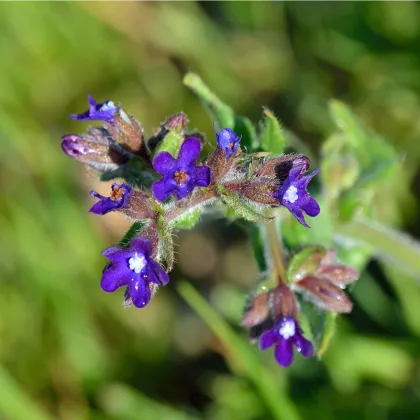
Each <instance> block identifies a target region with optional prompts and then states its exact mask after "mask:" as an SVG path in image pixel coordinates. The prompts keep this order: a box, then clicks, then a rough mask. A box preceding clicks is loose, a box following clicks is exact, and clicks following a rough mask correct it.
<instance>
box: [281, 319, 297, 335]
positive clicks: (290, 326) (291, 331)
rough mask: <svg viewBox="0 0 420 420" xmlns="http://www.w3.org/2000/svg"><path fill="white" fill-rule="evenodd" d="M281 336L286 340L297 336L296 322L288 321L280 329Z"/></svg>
mask: <svg viewBox="0 0 420 420" xmlns="http://www.w3.org/2000/svg"><path fill="white" fill-rule="evenodd" d="M279 334H280V335H281V336H282V337H283V338H285V339H286V340H287V339H288V338H290V337H292V336H294V335H295V321H293V319H288V320H287V321H285V322H283V324H282V325H281V327H280V328H279Z"/></svg>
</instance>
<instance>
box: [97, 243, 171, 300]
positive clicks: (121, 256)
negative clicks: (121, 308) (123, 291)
mask: <svg viewBox="0 0 420 420" xmlns="http://www.w3.org/2000/svg"><path fill="white" fill-rule="evenodd" d="M102 255H103V256H104V257H106V258H108V259H109V260H110V261H111V262H110V263H108V265H107V266H106V267H105V269H104V271H103V273H102V279H101V287H102V289H103V290H104V291H105V292H115V290H117V289H118V288H119V287H123V286H127V287H128V291H129V293H130V297H131V300H132V302H133V304H134V306H137V308H143V307H144V306H146V305H147V304H148V303H149V301H150V299H151V291H150V287H151V285H150V283H155V284H157V285H159V286H164V285H165V284H167V283H168V281H169V277H168V274H167V273H166V272H165V270H164V269H163V268H162V267H161V266H160V265H159V264H158V263H157V262H156V261H154V260H153V259H152V258H151V255H152V241H151V240H150V239H147V238H144V237H141V236H138V237H136V238H134V239H133V240H132V241H131V245H130V246H129V247H128V248H119V247H116V246H113V247H110V248H106V249H104V250H103V251H102Z"/></svg>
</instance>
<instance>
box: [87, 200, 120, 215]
mask: <svg viewBox="0 0 420 420" xmlns="http://www.w3.org/2000/svg"><path fill="white" fill-rule="evenodd" d="M121 206H122V204H121V203H119V202H118V201H115V200H111V198H109V197H106V198H103V199H101V200H99V201H98V202H97V203H96V204H94V205H93V206H92V207H91V208H90V209H89V211H90V212H91V213H95V214H99V215H101V216H103V215H104V214H107V213H109V212H111V211H114V210H116V209H118V208H120V207H121Z"/></svg>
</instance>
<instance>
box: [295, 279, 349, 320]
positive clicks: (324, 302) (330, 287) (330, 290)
mask: <svg viewBox="0 0 420 420" xmlns="http://www.w3.org/2000/svg"><path fill="white" fill-rule="evenodd" d="M295 286H296V288H297V290H299V291H301V292H307V293H305V294H306V296H307V297H308V298H309V299H310V300H313V302H314V303H315V304H316V305H318V306H319V307H320V308H322V309H324V310H326V311H332V312H339V313H348V312H351V310H352V308H353V304H352V302H351V301H350V299H349V298H348V297H347V295H346V294H345V293H344V291H343V290H342V289H340V288H339V287H338V286H336V285H335V284H333V283H331V282H330V281H329V280H327V279H325V278H320V277H315V276H308V277H305V278H304V279H303V280H300V281H298V282H296V283H295Z"/></svg>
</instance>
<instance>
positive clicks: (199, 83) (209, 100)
mask: <svg viewBox="0 0 420 420" xmlns="http://www.w3.org/2000/svg"><path fill="white" fill-rule="evenodd" d="M183 82H184V85H185V86H187V87H188V88H190V89H191V90H192V91H193V92H194V93H195V94H196V95H197V96H198V97H199V98H200V99H201V101H202V102H203V104H204V106H205V107H206V109H207V111H208V112H209V114H210V117H211V118H212V120H214V122H215V123H216V125H217V129H218V130H220V129H222V128H231V129H232V130H233V129H234V128H235V114H234V112H233V110H232V108H231V107H230V106H228V105H226V104H224V103H223V102H222V101H221V100H220V99H219V98H218V97H217V96H216V95H215V94H214V93H213V92H212V91H211V90H210V89H209V88H208V86H207V85H206V84H205V83H204V82H203V80H202V79H201V78H200V77H199V76H198V75H197V74H195V73H187V74H186V75H185V77H184V80H183Z"/></svg>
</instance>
